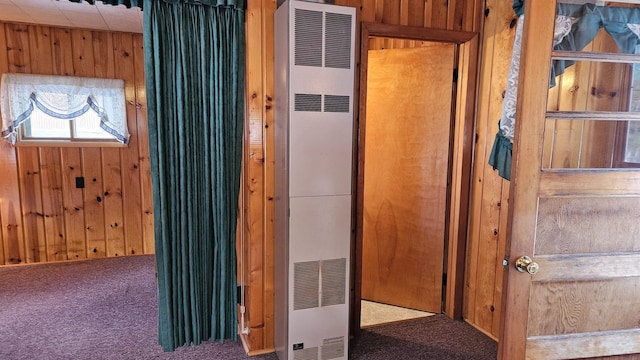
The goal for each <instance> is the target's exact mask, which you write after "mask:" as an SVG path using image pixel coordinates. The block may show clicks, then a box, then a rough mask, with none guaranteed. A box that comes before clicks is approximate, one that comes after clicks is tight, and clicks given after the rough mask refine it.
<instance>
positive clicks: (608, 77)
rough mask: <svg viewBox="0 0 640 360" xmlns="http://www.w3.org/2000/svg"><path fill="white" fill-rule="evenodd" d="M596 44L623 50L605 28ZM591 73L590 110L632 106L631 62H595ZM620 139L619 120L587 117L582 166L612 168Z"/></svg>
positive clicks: (598, 47) (600, 47)
mask: <svg viewBox="0 0 640 360" xmlns="http://www.w3.org/2000/svg"><path fill="white" fill-rule="evenodd" d="M593 48H594V49H595V50H596V51H602V52H613V53H617V52H620V49H619V48H618V46H617V45H616V43H615V42H614V40H613V38H612V37H611V36H609V35H608V34H606V33H605V32H604V31H601V32H600V33H599V35H598V36H596V38H595V39H594V41H593ZM592 69H593V70H592V71H591V74H590V77H591V82H590V86H589V91H590V93H589V96H588V100H587V109H588V110H599V111H620V110H625V111H626V109H627V108H628V99H629V90H628V89H629V84H630V83H631V82H630V77H631V74H632V72H631V66H630V65H629V64H623V63H594V64H593V65H592ZM615 140H616V123H615V122H612V121H585V122H584V132H583V141H582V143H581V147H580V151H579V153H580V154H581V156H580V164H579V166H580V167H581V168H610V167H612V166H613V161H612V160H613V153H614V149H615Z"/></svg>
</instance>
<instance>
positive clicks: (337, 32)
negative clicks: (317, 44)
mask: <svg viewBox="0 0 640 360" xmlns="http://www.w3.org/2000/svg"><path fill="white" fill-rule="evenodd" d="M351 21H352V17H351V15H347V14H335V13H330V12H328V13H326V26H325V34H324V42H325V45H324V46H325V59H324V66H325V67H328V68H338V69H350V68H351Z"/></svg>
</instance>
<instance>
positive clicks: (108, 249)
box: [86, 31, 124, 256]
mask: <svg viewBox="0 0 640 360" xmlns="http://www.w3.org/2000/svg"><path fill="white" fill-rule="evenodd" d="M92 41H93V58H94V73H95V76H96V77H101V78H114V77H115V65H114V62H115V54H114V51H113V49H114V47H113V37H112V36H111V34H109V33H106V32H102V31H94V32H92ZM105 151H106V153H107V154H106V155H107V158H108V159H113V158H114V154H113V153H114V152H115V153H117V151H118V150H117V149H100V161H99V162H97V163H96V165H97V166H99V167H100V168H99V169H97V168H94V169H92V173H93V174H100V175H101V177H100V178H98V179H97V181H95V182H94V181H93V177H92V178H91V183H92V184H91V187H89V188H87V190H86V191H87V192H86V194H89V192H88V191H91V192H92V194H95V193H97V194H98V195H96V202H99V203H100V206H95V207H94V210H96V214H95V217H93V219H94V220H95V223H94V226H95V229H96V231H95V232H93V235H95V237H92V238H90V237H88V238H87V247H88V248H89V249H90V253H91V252H95V253H96V256H98V254H99V253H100V251H104V253H105V256H113V255H114V254H115V253H117V250H118V248H117V247H114V245H113V244H110V243H109V238H110V237H111V238H115V239H116V241H117V239H118V237H117V232H116V233H115V234H114V231H113V228H111V227H110V226H113V223H109V222H108V221H110V220H111V219H112V218H113V211H112V210H111V209H112V205H110V207H109V210H110V213H109V214H107V206H106V203H107V201H106V199H107V196H108V193H107V192H106V190H105V189H106V188H107V185H106V184H105V183H104V182H105V181H107V178H106V176H105V166H104V158H105V157H104V153H105ZM116 155H117V154H116ZM116 211H117V209H116ZM100 215H102V216H103V218H102V219H101V220H100V219H98V218H97V217H98V216H100ZM116 217H117V215H116ZM100 225H102V229H103V230H102V231H101V230H98V226H100ZM89 226H91V225H90V224H87V230H89ZM100 233H104V235H103V238H102V239H100V238H99V236H100ZM89 239H92V240H89ZM122 249H124V244H123V246H122ZM121 252H122V251H121Z"/></svg>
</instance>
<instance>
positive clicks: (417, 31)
mask: <svg viewBox="0 0 640 360" xmlns="http://www.w3.org/2000/svg"><path fill="white" fill-rule="evenodd" d="M371 37H386V38H394V39H401V40H417V41H432V42H447V43H453V44H456V45H457V51H456V53H457V76H458V79H457V84H456V85H455V86H454V87H453V92H452V96H453V104H454V105H453V106H452V109H451V118H452V119H453V121H452V124H451V145H450V151H449V168H448V170H449V175H448V190H447V193H448V194H447V210H446V212H447V215H446V221H445V238H446V240H445V252H446V256H445V266H444V268H445V271H446V274H447V278H446V285H445V289H443V294H444V306H443V312H444V313H445V314H446V315H447V316H448V317H450V318H452V319H459V318H461V317H462V306H463V289H464V266H465V251H466V241H467V225H468V218H469V216H468V215H469V200H470V188H471V171H472V155H473V145H474V143H475V141H474V140H475V135H474V134H475V132H474V130H475V129H474V119H475V116H474V115H475V109H476V87H477V86H476V85H477V82H478V79H477V77H478V62H479V57H478V49H479V33H477V32H466V31H454V30H442V29H431V28H422V27H413V26H402V25H387V24H378V23H367V22H363V23H362V31H361V36H360V39H359V40H360V48H359V50H360V74H359V76H360V79H359V80H360V81H359V89H360V91H359V94H358V93H357V94H358V101H359V102H358V104H356V106H358V110H359V112H358V114H357V115H356V120H355V121H354V132H353V133H354V163H355V164H357V165H356V166H355V167H354V176H353V179H354V182H353V185H352V186H353V192H352V193H353V194H355V196H354V199H353V201H354V208H355V209H356V211H355V213H354V219H353V222H352V223H353V224H355V229H354V230H355V236H354V240H353V246H352V258H353V259H352V260H353V261H352V263H353V268H352V273H353V274H354V275H353V278H352V281H353V282H352V287H351V288H352V292H353V293H352V296H351V321H350V328H351V334H352V335H358V334H359V332H360V311H361V300H362V245H363V243H362V230H363V216H364V209H363V205H364V197H363V193H364V192H363V184H364V161H365V159H364V147H365V137H364V134H365V128H366V103H367V102H366V99H367V73H368V52H369V38H371ZM452 76H453V74H452ZM356 83H357V84H358V82H356Z"/></svg>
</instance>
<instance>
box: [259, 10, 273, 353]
mask: <svg viewBox="0 0 640 360" xmlns="http://www.w3.org/2000/svg"><path fill="white" fill-rule="evenodd" d="M276 6H277V4H276V1H273V0H272V1H265V2H263V5H262V8H263V11H262V44H263V45H262V46H263V50H262V51H263V59H264V60H263V62H262V63H263V74H264V90H263V91H264V102H265V103H264V106H263V109H264V110H263V111H264V113H263V115H262V116H263V122H264V125H263V129H264V130H263V137H264V152H265V158H264V178H265V179H274V178H275V164H274V159H275V156H274V151H275V144H274V131H275V125H274V120H275V119H274V108H273V97H274V96H273V93H274V64H273V49H274V37H273V35H272V34H273V31H274V20H273V13H274V12H275V11H276ZM264 192H265V193H264V198H265V200H264V201H265V203H264V213H265V220H264V240H263V241H264V256H263V264H264V265H263V266H264V294H265V297H264V299H265V303H264V322H265V324H267V326H265V329H264V342H265V345H266V344H272V343H273V341H274V338H275V334H274V326H269V325H270V324H273V323H274V298H273V294H274V279H273V275H274V264H273V259H274V251H275V249H274V233H275V229H274V214H275V202H274V197H275V184H274V182H273V181H265V188H264Z"/></svg>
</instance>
